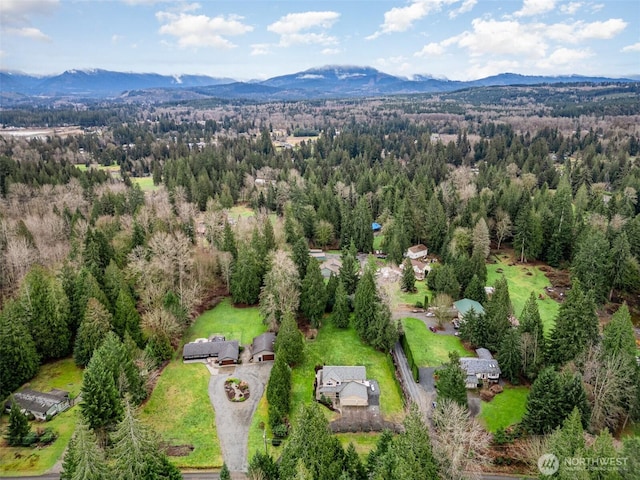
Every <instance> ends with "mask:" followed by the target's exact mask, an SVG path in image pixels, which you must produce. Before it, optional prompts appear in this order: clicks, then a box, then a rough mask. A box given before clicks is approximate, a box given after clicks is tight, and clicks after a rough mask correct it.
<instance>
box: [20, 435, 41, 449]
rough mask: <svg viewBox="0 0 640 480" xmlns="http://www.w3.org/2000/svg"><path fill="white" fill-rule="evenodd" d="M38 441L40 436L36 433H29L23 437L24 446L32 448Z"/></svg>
mask: <svg viewBox="0 0 640 480" xmlns="http://www.w3.org/2000/svg"><path fill="white" fill-rule="evenodd" d="M37 441H38V434H37V433H36V432H29V433H27V434H26V435H25V436H24V437H22V446H23V447H30V446H31V445H33V444H34V443H36V442H37Z"/></svg>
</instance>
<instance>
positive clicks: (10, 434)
mask: <svg viewBox="0 0 640 480" xmlns="http://www.w3.org/2000/svg"><path fill="white" fill-rule="evenodd" d="M30 431H31V428H30V427H29V421H28V420H27V417H26V416H25V414H24V413H22V409H21V408H20V406H19V405H18V404H17V403H16V401H15V400H14V398H13V396H12V397H11V410H10V411H9V427H8V428H7V432H6V434H5V439H6V440H7V443H8V444H9V445H10V446H12V447H15V446H19V445H22V439H23V438H24V437H26V436H27V434H28V433H29V432H30Z"/></svg>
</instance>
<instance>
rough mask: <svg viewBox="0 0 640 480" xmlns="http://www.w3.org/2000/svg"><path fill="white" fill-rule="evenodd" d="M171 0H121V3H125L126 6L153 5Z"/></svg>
mask: <svg viewBox="0 0 640 480" xmlns="http://www.w3.org/2000/svg"><path fill="white" fill-rule="evenodd" d="M170 1H171V0H122V3H126V4H127V5H132V6H135V5H155V4H157V3H167V2H170Z"/></svg>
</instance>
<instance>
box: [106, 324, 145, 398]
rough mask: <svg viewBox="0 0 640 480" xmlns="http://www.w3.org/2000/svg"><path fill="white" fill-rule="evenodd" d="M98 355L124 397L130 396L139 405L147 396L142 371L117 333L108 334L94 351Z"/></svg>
mask: <svg viewBox="0 0 640 480" xmlns="http://www.w3.org/2000/svg"><path fill="white" fill-rule="evenodd" d="M96 355H98V356H99V357H100V359H101V362H103V363H104V365H105V367H106V368H107V370H108V371H109V373H110V374H111V378H112V379H113V384H114V385H115V386H116V388H117V390H118V391H119V392H120V396H121V397H122V398H125V397H126V396H128V397H129V398H130V400H131V401H132V402H133V403H134V404H136V405H138V404H140V403H141V402H142V401H143V400H144V399H145V398H146V397H147V392H146V390H145V388H144V382H143V379H142V377H141V375H140V371H139V370H138V367H136V365H135V364H134V363H133V358H132V357H131V353H130V352H129V350H127V347H126V346H125V345H124V344H123V343H122V342H121V341H120V339H119V338H118V337H117V335H116V334H115V333H113V332H109V333H108V334H107V336H106V337H105V339H104V342H103V343H102V345H101V346H100V348H99V349H98V350H97V351H96V352H95V353H94V357H95V356H96Z"/></svg>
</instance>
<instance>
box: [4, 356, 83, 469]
mask: <svg viewBox="0 0 640 480" xmlns="http://www.w3.org/2000/svg"><path fill="white" fill-rule="evenodd" d="M81 386H82V370H81V369H80V368H78V367H76V365H75V363H74V362H73V359H72V358H65V359H63V360H58V361H56V362H51V363H47V364H46V365H43V366H42V367H41V368H40V371H39V372H38V375H37V376H36V377H35V378H34V379H33V380H31V382H29V383H27V384H25V387H28V388H32V389H34V390H40V391H44V392H48V391H49V390H51V389H52V388H59V389H61V390H67V391H68V392H69V393H70V394H71V396H72V397H77V396H78V393H79V392H80V388H81ZM79 411H80V410H79V408H78V406H75V407H73V408H71V409H70V410H67V411H66V412H63V413H61V414H60V415H57V416H56V417H55V418H54V419H53V420H51V421H49V422H36V421H34V422H30V426H31V429H32V430H35V429H38V428H47V427H50V428H52V429H53V430H55V431H56V432H57V433H58V438H57V439H56V440H55V442H53V443H52V444H51V445H49V446H47V447H45V448H33V447H25V448H21V447H8V446H7V445H6V443H5V440H4V433H5V430H6V428H7V426H8V423H9V416H8V415H6V414H4V415H2V417H1V420H0V447H1V448H0V477H4V476H20V475H22V476H26V475H40V474H42V473H44V472H46V471H48V470H49V469H51V468H52V467H53V466H54V465H55V463H56V462H57V461H58V460H59V459H60V458H62V453H63V452H64V450H65V448H67V444H68V443H69V440H70V439H71V436H72V435H73V432H74V430H75V426H76V422H77V416H78V415H79Z"/></svg>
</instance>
